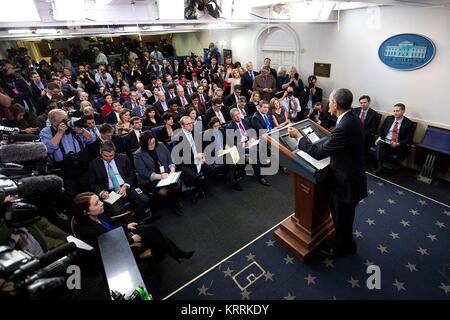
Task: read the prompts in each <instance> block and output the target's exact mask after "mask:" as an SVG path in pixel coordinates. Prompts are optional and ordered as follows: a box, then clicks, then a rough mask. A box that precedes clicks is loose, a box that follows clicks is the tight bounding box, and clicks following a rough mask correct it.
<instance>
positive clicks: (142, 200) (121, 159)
mask: <svg viewBox="0 0 450 320" xmlns="http://www.w3.org/2000/svg"><path fill="white" fill-rule="evenodd" d="M135 181H136V176H135V173H134V171H133V167H132V166H131V162H130V160H128V157H127V156H126V155H124V154H116V147H115V145H114V143H113V142H112V141H103V142H102V143H101V145H100V157H98V158H96V159H94V160H93V161H92V162H91V163H90V165H89V186H90V190H92V191H94V192H95V193H96V194H98V195H99V196H100V198H101V199H102V200H105V199H108V197H109V193H110V192H111V191H114V192H116V193H119V194H120V195H122V198H120V199H119V200H117V201H116V202H115V203H114V204H112V205H110V204H106V206H107V209H108V211H109V212H110V215H111V216H115V215H118V214H121V213H123V212H124V209H123V205H124V203H125V202H131V203H133V204H134V205H135V207H136V209H135V210H134V217H135V219H136V220H138V221H140V220H143V219H145V218H148V217H149V216H151V211H150V208H149V206H148V203H149V199H148V197H147V196H146V195H145V194H143V193H142V191H141V192H140V194H139V193H138V191H140V190H139V189H138V191H136V189H135V187H136V185H135Z"/></svg>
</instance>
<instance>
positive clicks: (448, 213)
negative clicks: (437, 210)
mask: <svg viewBox="0 0 450 320" xmlns="http://www.w3.org/2000/svg"><path fill="white" fill-rule="evenodd" d="M442 213H443V214H445V215H446V216H447V217H450V210H444V211H443V212H442Z"/></svg>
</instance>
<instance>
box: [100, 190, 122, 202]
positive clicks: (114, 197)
mask: <svg viewBox="0 0 450 320" xmlns="http://www.w3.org/2000/svg"><path fill="white" fill-rule="evenodd" d="M120 198H122V195H121V194H119V193H116V192H114V191H111V192H110V193H109V197H108V198H107V199H105V200H103V201H104V202H106V203H108V204H111V205H112V204H114V202H116V201H117V200H119V199H120Z"/></svg>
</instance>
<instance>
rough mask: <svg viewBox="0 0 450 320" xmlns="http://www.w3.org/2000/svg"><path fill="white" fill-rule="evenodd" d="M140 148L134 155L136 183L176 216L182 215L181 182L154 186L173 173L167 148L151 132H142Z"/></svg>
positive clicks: (173, 166)
mask: <svg viewBox="0 0 450 320" xmlns="http://www.w3.org/2000/svg"><path fill="white" fill-rule="evenodd" d="M139 143H140V145H141V147H140V148H139V149H138V150H137V151H136V152H135V153H134V165H135V167H136V171H137V177H138V183H139V184H140V185H145V187H146V188H147V189H148V190H150V191H151V192H152V193H155V194H156V195H157V196H158V197H159V198H161V199H163V200H165V201H167V202H168V204H169V205H170V207H171V209H172V210H173V212H174V213H175V214H176V215H180V216H181V215H182V214H183V212H182V206H181V203H180V194H181V181H180V180H178V182H177V183H173V184H171V185H168V186H165V187H157V186H156V185H157V184H158V182H159V181H160V180H162V179H165V178H167V177H168V175H170V174H174V173H175V165H174V164H173V162H172V159H171V156H170V152H169V150H168V149H167V147H166V146H165V145H164V144H163V143H161V142H158V141H157V139H156V138H155V137H154V136H153V133H152V132H151V131H144V133H143V134H142V135H141V137H140V139H139Z"/></svg>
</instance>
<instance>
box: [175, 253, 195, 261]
mask: <svg viewBox="0 0 450 320" xmlns="http://www.w3.org/2000/svg"><path fill="white" fill-rule="evenodd" d="M194 253H195V251H187V252H186V251H181V250H180V251H179V252H177V254H176V256H174V257H173V258H174V259H175V261H176V262H178V263H181V261H180V259H181V258H182V259H186V260H187V259H190V258H192V256H193V255H194Z"/></svg>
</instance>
